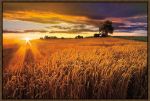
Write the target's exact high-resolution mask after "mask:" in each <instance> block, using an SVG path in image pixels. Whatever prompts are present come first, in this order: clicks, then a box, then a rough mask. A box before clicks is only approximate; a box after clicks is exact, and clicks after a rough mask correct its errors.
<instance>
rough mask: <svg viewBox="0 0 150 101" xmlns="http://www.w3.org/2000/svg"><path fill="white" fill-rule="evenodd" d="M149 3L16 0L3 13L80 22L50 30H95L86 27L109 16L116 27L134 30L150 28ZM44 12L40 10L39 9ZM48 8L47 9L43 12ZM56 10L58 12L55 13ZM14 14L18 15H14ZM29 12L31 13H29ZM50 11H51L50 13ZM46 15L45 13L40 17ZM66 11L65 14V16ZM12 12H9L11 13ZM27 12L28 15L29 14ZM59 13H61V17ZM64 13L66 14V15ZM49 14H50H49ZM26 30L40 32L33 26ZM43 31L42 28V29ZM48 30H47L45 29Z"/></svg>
mask: <svg viewBox="0 0 150 101" xmlns="http://www.w3.org/2000/svg"><path fill="white" fill-rule="evenodd" d="M147 8H148V7H147V3H141V2H140V3H136V2H134V3H121V2H120V3H109V2H108V3H98V2H96V3H89V2H85V3H52V2H49V3H48V2H46V3H41V2H40V3H39V2H32V3H31V2H28V3H20V2H18V3H14V2H11V3H9V2H4V3H3V13H4V18H5V17H6V16H5V13H8V14H12V16H11V17H10V18H15V17H17V18H15V20H16V19H18V20H23V21H33V22H38V23H46V24H47V23H48V24H61V23H62V22H67V23H73V24H76V25H74V26H70V27H68V26H67V27H66V26H60V25H58V26H57V25H56V26H51V27H53V28H58V29H63V30H64V31H51V32H50V33H54V32H56V33H67V32H68V33H70V32H71V33H79V32H83V31H85V32H94V31H95V30H94V29H88V28H86V26H87V25H92V26H95V27H98V26H99V25H100V23H101V22H103V21H104V20H106V19H109V20H111V21H112V22H113V26H114V28H115V29H116V30H120V31H127V32H128V31H131V30H132V31H133V30H147V24H146V23H147ZM17 11H21V12H38V13H37V15H36V16H35V15H34V16H31V15H28V16H27V15H25V13H22V14H18V15H19V17H18V15H15V14H16V12H17ZM39 12H40V13H39ZM42 12H45V13H42ZM51 13H56V14H58V15H55V14H54V15H53V16H51V15H52V14H51ZM13 14H14V15H13ZM26 14H28V13H26ZM47 14H49V15H47ZM40 15H43V16H44V17H43V16H42V17H39V16H40ZM61 15H62V16H61ZM9 16H10V15H7V17H9ZM26 16H27V17H26ZM57 16H58V17H57ZM63 16H64V17H63ZM48 17H49V18H48ZM25 32H40V31H36V30H29V31H25ZM41 32H42V31H41ZM43 32H45V31H43Z"/></svg>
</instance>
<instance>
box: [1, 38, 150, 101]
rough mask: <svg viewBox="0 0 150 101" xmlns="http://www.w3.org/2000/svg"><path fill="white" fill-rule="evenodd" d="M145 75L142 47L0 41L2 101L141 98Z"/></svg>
mask: <svg viewBox="0 0 150 101" xmlns="http://www.w3.org/2000/svg"><path fill="white" fill-rule="evenodd" d="M147 76H148V75H147V42H140V41H133V40H127V39H119V38H85V39H48V40H40V39H37V40H29V39H25V40H14V41H13V40H3V98H4V99H10V98H14V99H38V98H41V99H118V98H121V99H126V98H129V99H132V98H144V99H146V98H147V90H148V88H147V82H148V81H147Z"/></svg>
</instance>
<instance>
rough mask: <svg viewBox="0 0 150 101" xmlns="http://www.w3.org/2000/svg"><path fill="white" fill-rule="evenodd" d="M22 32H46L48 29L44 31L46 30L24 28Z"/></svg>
mask: <svg viewBox="0 0 150 101" xmlns="http://www.w3.org/2000/svg"><path fill="white" fill-rule="evenodd" d="M23 32H25V33H28V32H40V33H46V32H48V31H46V30H35V29H32V30H24V31H23Z"/></svg>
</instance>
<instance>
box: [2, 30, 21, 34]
mask: <svg viewBox="0 0 150 101" xmlns="http://www.w3.org/2000/svg"><path fill="white" fill-rule="evenodd" d="M3 33H23V32H22V31H13V30H7V29H6V30H3Z"/></svg>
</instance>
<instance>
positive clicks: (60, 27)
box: [47, 25, 70, 30]
mask: <svg viewBox="0 0 150 101" xmlns="http://www.w3.org/2000/svg"><path fill="white" fill-rule="evenodd" d="M51 27H52V28H58V29H64V30H66V29H70V27H64V26H60V25H55V26H50V27H47V28H51Z"/></svg>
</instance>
